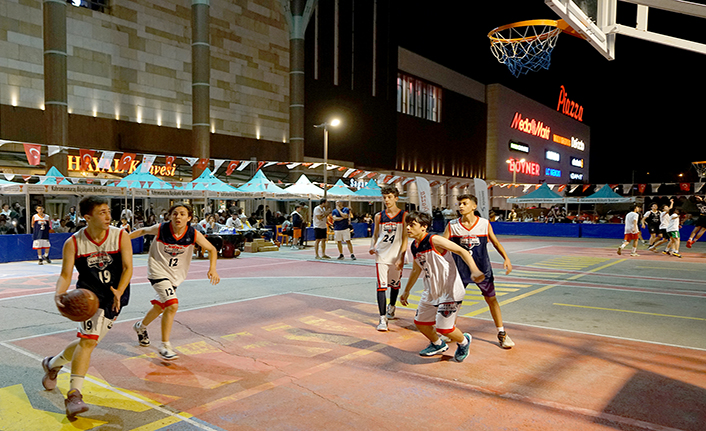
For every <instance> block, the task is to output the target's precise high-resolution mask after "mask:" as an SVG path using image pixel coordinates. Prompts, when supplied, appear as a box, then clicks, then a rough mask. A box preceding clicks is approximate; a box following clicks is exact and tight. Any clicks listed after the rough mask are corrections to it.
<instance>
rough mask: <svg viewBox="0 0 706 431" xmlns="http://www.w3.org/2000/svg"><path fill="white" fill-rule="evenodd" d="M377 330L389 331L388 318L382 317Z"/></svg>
mask: <svg viewBox="0 0 706 431" xmlns="http://www.w3.org/2000/svg"><path fill="white" fill-rule="evenodd" d="M377 330H378V331H380V332H385V331H387V330H388V329H387V317H385V316H380V323H379V324H378V327H377Z"/></svg>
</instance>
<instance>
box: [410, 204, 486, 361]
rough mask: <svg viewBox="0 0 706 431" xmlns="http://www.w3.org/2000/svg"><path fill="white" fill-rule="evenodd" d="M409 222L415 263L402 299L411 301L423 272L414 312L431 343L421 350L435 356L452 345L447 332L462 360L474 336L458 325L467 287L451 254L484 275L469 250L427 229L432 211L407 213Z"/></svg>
mask: <svg viewBox="0 0 706 431" xmlns="http://www.w3.org/2000/svg"><path fill="white" fill-rule="evenodd" d="M406 222H407V234H408V235H409V237H410V238H412V239H413V240H415V241H414V243H413V244H412V247H411V248H412V255H413V256H414V266H413V268H412V273H411V274H410V275H409V279H408V280H407V285H406V286H405V289H404V292H403V293H402V295H401V296H400V303H401V304H402V305H407V304H408V298H409V292H410V290H412V286H414V283H416V282H417V279H418V278H419V276H420V275H421V276H422V279H423V280H424V291H423V292H422V296H421V298H420V300H419V306H418V307H417V314H416V315H415V316H414V324H415V325H416V326H417V329H419V332H421V333H422V334H424V336H425V337H427V338H428V339H429V341H430V343H429V346H427V347H426V348H425V349H423V350H422V351H421V352H419V354H420V355H421V356H434V355H438V354H440V353H442V352H444V351H446V350H447V349H448V348H449V347H448V346H447V345H446V343H445V342H444V340H442V339H441V338H440V337H439V335H438V334H443V335H446V336H447V337H448V338H449V339H451V341H455V342H456V343H457V347H456V354H455V355H454V359H456V361H457V362H462V361H463V360H464V359H466V356H468V351H469V349H470V347H471V339H472V337H471V335H470V334H464V333H462V332H461V331H460V330H459V329H458V328H457V327H456V317H457V315H458V311H459V310H460V309H461V303H462V302H463V296H464V294H465V290H464V288H463V284H462V282H461V277H460V276H459V274H458V270H457V269H456V263H455V262H454V259H453V258H452V257H451V256H452V255H453V256H454V257H456V256H459V257H460V258H461V259H462V260H463V261H465V262H466V265H468V267H469V268H470V270H471V277H472V278H473V279H474V280H476V281H478V282H480V281H481V280H483V278H484V275H483V273H482V272H481V271H480V270H479V269H478V267H477V266H476V264H475V262H473V258H472V257H471V254H470V253H469V252H468V251H467V250H465V249H463V248H462V247H460V246H458V245H457V244H454V243H453V242H451V241H449V240H448V239H446V238H443V237H441V236H439V235H432V234H429V233H427V229H428V228H429V226H430V225H431V217H430V216H429V214H425V213H422V212H418V211H412V212H411V213H409V214H408V215H407V217H406Z"/></svg>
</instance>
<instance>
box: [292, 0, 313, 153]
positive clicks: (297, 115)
mask: <svg viewBox="0 0 706 431" xmlns="http://www.w3.org/2000/svg"><path fill="white" fill-rule="evenodd" d="M289 6H290V11H291V21H290V26H291V27H290V30H289V160H290V161H292V162H301V161H304V51H305V46H304V32H305V31H306V24H305V22H304V21H305V19H304V9H305V6H306V1H305V0H291V1H290V5H289ZM310 13H311V12H309V14H310ZM306 20H307V21H308V16H307V17H306Z"/></svg>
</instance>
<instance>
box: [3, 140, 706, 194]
mask: <svg viewBox="0 0 706 431" xmlns="http://www.w3.org/2000/svg"><path fill="white" fill-rule="evenodd" d="M5 144H22V145H23V148H24V152H25V155H26V156H27V163H28V164H29V165H30V166H39V165H40V164H41V157H42V147H45V146H46V147H47V154H48V156H49V157H51V156H53V155H55V154H57V153H59V152H61V151H62V150H67V149H71V150H78V152H79V159H80V167H79V169H80V170H81V171H84V172H85V171H90V170H93V167H94V166H95V168H96V169H99V170H109V169H111V168H113V167H114V168H115V170H117V171H128V170H129V169H130V168H131V167H135V170H136V171H137V172H139V173H149V172H150V170H151V169H152V166H153V165H154V163H155V160H156V158H157V157H165V167H166V169H167V170H172V169H173V168H175V167H176V164H177V159H178V158H180V159H182V160H183V161H185V162H186V163H187V164H188V165H189V166H191V167H196V168H197V169H200V170H205V169H206V168H208V167H209V165H210V162H211V161H213V170H212V175H214V176H215V173H216V172H217V171H218V170H219V169H220V168H221V167H223V166H226V170H225V175H226V176H230V175H232V174H233V173H234V172H236V171H237V172H239V171H243V170H244V169H245V168H247V167H249V166H251V167H255V166H256V172H257V171H259V170H260V169H265V168H268V167H271V166H285V167H286V168H287V169H289V170H291V169H294V168H296V167H303V168H308V169H316V168H319V167H321V166H322V165H323V163H322V162H283V161H253V160H229V159H210V158H198V157H177V156H157V155H154V154H138V153H131V152H123V153H121V154H120V157H119V158H116V154H118V153H119V152H116V151H100V150H92V149H84V148H75V147H62V146H56V145H42V144H31V143H24V142H19V141H8V140H2V139H0V146H3V145H5ZM99 151H100V157H96V154H97V153H98V152H99ZM138 159H140V160H138ZM96 160H97V162H96ZM114 160H118V161H117V163H115V166H113V164H114ZM327 170H329V171H334V170H335V171H337V172H340V173H341V177H342V178H345V179H353V178H356V179H357V180H358V181H363V180H370V179H376V182H377V183H378V184H379V185H381V184H385V185H393V184H400V185H401V186H406V185H407V184H409V183H411V182H413V181H414V180H415V178H416V177H417V176H423V175H417V174H414V176H409V177H407V176H403V175H392V174H385V173H380V172H377V171H368V170H363V169H355V168H351V167H347V166H340V165H336V164H331V163H329V164H328V165H327ZM3 175H4V177H5V179H7V180H8V181H12V180H13V179H14V178H15V177H16V176H17V175H19V174H12V173H4V174H3ZM19 176H21V177H22V179H23V180H24V181H25V182H27V181H29V180H30V179H32V178H35V177H37V178H39V180H40V182H44V181H46V180H47V178H50V177H51V176H48V175H19ZM52 178H53V177H52ZM56 181H57V184H59V183H60V182H63V181H68V182H69V183H71V184H73V185H77V184H80V183H81V181H85V182H86V183H87V184H93V183H94V182H97V183H99V184H101V185H106V184H109V183H113V184H115V185H117V184H118V183H119V182H120V181H122V179H115V178H95V179H92V178H81V177H63V176H60V177H59V176H57V177H56ZM166 182H168V183H170V184H171V185H172V186H175V187H179V186H181V185H182V184H185V183H182V182H175V181H166ZM277 182H278V184H288V183H283V182H282V181H281V180H278V181H277ZM141 183H142V182H141ZM147 183H148V182H147ZM447 183H448V187H449V189H453V188H459V189H463V188H467V187H470V186H471V184H472V183H473V180H472V179H468V180H454V179H449V180H447V181H440V180H434V181H430V182H429V186H430V187H437V186H442V185H443V186H446V185H447ZM704 184H706V183H688V182H680V183H650V184H648V183H642V184H633V183H629V184H610V187H611V188H612V189H615V188H616V187H618V186H620V187H621V189H622V191H623V194H625V195H627V194H629V193H630V192H631V191H632V189H633V188H637V191H638V192H639V193H640V194H645V192H648V193H649V192H651V193H652V194H656V193H657V190H658V189H659V187H660V186H662V185H672V186H673V185H679V189H680V190H681V191H683V192H690V191H692V193H694V194H696V193H700V192H701V191H702V190H703V188H704ZM141 185H142V186H144V185H145V184H141ZM150 185H151V184H147V186H150ZM540 185H541V184H536V183H535V184H516V183H503V182H498V181H489V186H488V187H489V188H491V187H493V186H496V187H500V188H501V189H502V188H508V189H510V188H513V187H514V188H518V187H522V188H523V190H522V192H523V193H527V192H528V190H530V189H531V188H535V189H536V188H539V187H540ZM547 185H548V186H549V188H550V189H552V190H554V189H555V188H556V191H557V192H559V193H561V192H564V191H566V192H567V193H568V194H573V193H574V192H576V190H577V189H578V188H579V187H581V192H586V190H588V189H589V188H591V187H594V188H595V190H598V189H600V187H601V186H602V185H595V184H547ZM692 185H693V188H692ZM130 186H131V184H128V187H130ZM648 188H649V189H648Z"/></svg>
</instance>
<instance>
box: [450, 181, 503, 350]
mask: <svg viewBox="0 0 706 431" xmlns="http://www.w3.org/2000/svg"><path fill="white" fill-rule="evenodd" d="M457 200H458V207H459V212H460V213H461V217H460V218H458V219H455V220H452V221H451V222H450V223H449V224H448V225H447V226H446V229H445V230H444V238H446V239H450V240H451V241H453V242H454V243H456V244H458V245H460V246H461V247H463V248H464V249H466V250H468V251H470V252H471V255H472V256H473V261H474V262H475V263H476V265H477V266H478V268H479V269H480V271H481V272H483V274H484V275H485V279H484V280H483V281H482V282H480V283H476V284H477V286H478V288H480V291H481V294H482V295H483V298H484V299H485V302H486V303H487V304H488V309H489V310H490V315H491V316H492V317H493V322H495V327H496V328H497V330H498V341H499V342H500V346H501V347H502V348H503V349H510V348H512V347H513V346H514V345H515V343H514V342H513V341H512V339H510V337H509V336H508V335H507V332H506V331H505V326H504V325H503V317H502V313H501V312H500V304H498V299H497V297H496V295H495V283H494V281H495V277H494V276H493V268H492V266H491V264H490V256H489V255H488V241H490V242H491V243H492V244H493V246H494V247H495V249H496V250H497V251H498V253H500V255H501V256H502V257H503V268H505V274H506V275H507V274H510V271H512V263H510V258H509V257H508V255H507V253H506V252H505V248H504V247H503V246H502V245H501V244H500V241H498V238H497V237H496V236H495V233H494V232H493V228H492V227H491V226H490V222H489V221H488V220H487V219H484V218H481V217H478V216H476V214H475V213H476V208H477V207H478V199H477V198H476V197H475V196H473V195H470V194H462V195H460V196H458V198H457ZM454 260H455V261H456V266H457V267H458V272H459V274H461V280H462V281H463V285H464V286H468V285H469V284H471V283H473V280H472V279H471V270H470V269H469V267H468V265H466V263H465V261H464V259H462V258H461V257H459V256H456V255H454Z"/></svg>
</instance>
